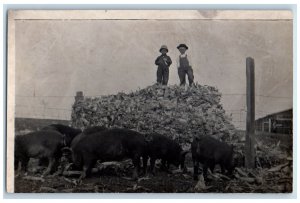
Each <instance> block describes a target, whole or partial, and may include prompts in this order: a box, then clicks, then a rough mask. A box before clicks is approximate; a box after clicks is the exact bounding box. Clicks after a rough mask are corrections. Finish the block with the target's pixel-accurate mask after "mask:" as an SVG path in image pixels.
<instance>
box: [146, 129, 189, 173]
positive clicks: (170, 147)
mask: <svg viewBox="0 0 300 203" xmlns="http://www.w3.org/2000/svg"><path fill="white" fill-rule="evenodd" d="M145 136H146V139H147V153H148V156H149V157H150V171H151V172H152V173H154V164H155V161H156V159H161V163H162V169H166V170H167V169H168V168H169V165H170V164H173V165H174V166H177V167H178V166H180V167H181V169H182V170H184V161H185V155H186V154H187V153H188V152H187V151H183V150H182V148H181V147H180V145H179V144H178V143H176V142H175V141H174V140H172V139H170V138H168V137H166V136H163V135H160V134H157V133H153V134H147V135H145ZM166 164H167V166H166Z"/></svg>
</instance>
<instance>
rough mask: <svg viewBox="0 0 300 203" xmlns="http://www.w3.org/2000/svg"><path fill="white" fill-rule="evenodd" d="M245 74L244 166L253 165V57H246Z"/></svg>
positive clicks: (249, 166) (251, 166)
mask: <svg viewBox="0 0 300 203" xmlns="http://www.w3.org/2000/svg"><path fill="white" fill-rule="evenodd" d="M246 76H247V87H246V89H247V123H246V143H245V165H246V168H254V167H255V152H254V134H255V125H254V122H255V78H254V59H253V58H251V57H247V59H246Z"/></svg>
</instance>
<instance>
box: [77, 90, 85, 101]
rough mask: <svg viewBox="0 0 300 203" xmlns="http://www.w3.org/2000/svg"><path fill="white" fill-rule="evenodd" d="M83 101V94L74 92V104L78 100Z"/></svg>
mask: <svg viewBox="0 0 300 203" xmlns="http://www.w3.org/2000/svg"><path fill="white" fill-rule="evenodd" d="M83 99H84V96H83V92H82V91H78V92H76V96H75V103H76V102H78V101H80V100H83Z"/></svg>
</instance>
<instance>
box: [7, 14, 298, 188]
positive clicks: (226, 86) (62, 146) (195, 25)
mask: <svg viewBox="0 0 300 203" xmlns="http://www.w3.org/2000/svg"><path fill="white" fill-rule="evenodd" d="M7 29H8V34H7V37H8V52H7V57H8V58H7V65H8V68H7V71H8V74H7V82H8V90H7V102H8V103H7V114H8V117H7V122H8V123H7V154H8V157H7V168H6V169H7V170H6V171H7V174H6V175H7V180H8V181H7V185H6V188H7V191H8V192H10V193H292V192H293V170H294V169H293V12H292V11H291V10H38V9H37V10H9V11H8V25H7Z"/></svg>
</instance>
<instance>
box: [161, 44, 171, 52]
mask: <svg viewBox="0 0 300 203" xmlns="http://www.w3.org/2000/svg"><path fill="white" fill-rule="evenodd" d="M162 49H165V50H167V52H169V50H168V47H167V46H166V45H162V46H161V47H160V49H159V52H161V50H162Z"/></svg>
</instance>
